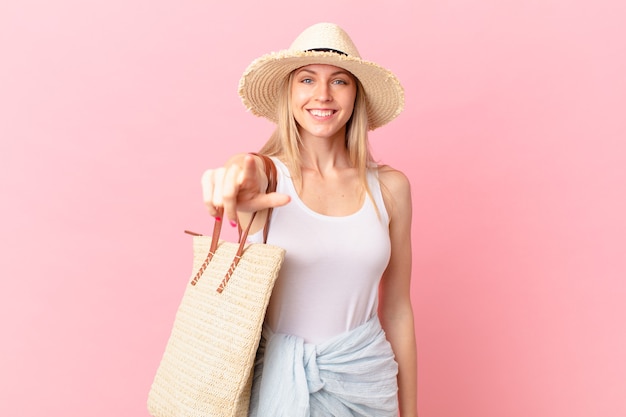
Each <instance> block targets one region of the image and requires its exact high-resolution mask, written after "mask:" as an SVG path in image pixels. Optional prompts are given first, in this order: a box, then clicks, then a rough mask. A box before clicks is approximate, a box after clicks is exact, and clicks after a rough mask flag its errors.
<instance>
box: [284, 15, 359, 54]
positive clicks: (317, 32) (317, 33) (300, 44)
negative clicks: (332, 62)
mask: <svg viewBox="0 0 626 417" xmlns="http://www.w3.org/2000/svg"><path fill="white" fill-rule="evenodd" d="M316 49H322V50H323V49H330V50H335V51H339V52H343V53H345V54H346V55H349V56H353V57H356V58H360V57H361V55H360V54H359V51H358V50H357V49H356V46H355V45H354V42H352V39H350V36H348V34H347V33H346V32H345V31H344V30H343V29H342V28H340V27H339V26H337V25H335V24H334V23H317V24H315V25H313V26H310V27H308V28H306V29H305V30H304V31H303V32H302V33H301V34H300V35H298V37H297V38H296V40H294V41H293V43H292V44H291V46H290V47H289V50H291V51H300V52H301V51H309V50H316Z"/></svg>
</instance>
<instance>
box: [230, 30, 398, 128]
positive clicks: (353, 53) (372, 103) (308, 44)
mask: <svg viewBox="0 0 626 417" xmlns="http://www.w3.org/2000/svg"><path fill="white" fill-rule="evenodd" d="M309 64H328V65H334V66H336V67H340V68H343V69H345V70H348V71H350V72H351V73H352V74H353V75H354V76H355V77H357V78H358V79H359V81H360V82H361V84H362V85H363V89H364V90H365V98H366V102H367V115H368V123H369V125H368V129H369V130H374V129H376V128H378V127H380V126H383V125H384V124H386V123H389V122H390V121H391V120H393V119H394V118H395V117H396V116H398V115H399V114H400V112H401V111H402V109H403V108H404V90H403V88H402V85H400V81H399V80H398V78H397V77H396V76H395V75H394V74H393V73H392V72H391V71H389V70H387V69H385V68H383V67H381V66H380V65H378V64H375V63H373V62H369V61H365V60H363V59H361V55H359V51H358V50H357V49H356V46H355V45H354V43H353V42H352V40H351V39H350V37H349V36H348V34H347V33H346V32H345V31H344V30H343V29H341V28H340V27H339V26H337V25H335V24H333V23H318V24H315V25H313V26H311V27H309V28H307V29H305V30H304V32H302V33H301V34H300V35H299V36H298V37H297V38H296V40H295V41H294V42H293V43H292V44H291V46H290V47H289V49H286V50H282V51H279V52H271V53H269V54H266V55H263V56H261V57H260V58H257V59H256V60H254V61H253V62H252V63H251V64H250V65H249V66H248V68H247V69H246V71H245V72H244V73H243V76H242V77H241V80H240V81H239V95H240V96H241V99H242V101H243V104H244V105H245V106H246V107H247V108H248V110H250V111H251V112H252V113H253V114H255V115H257V116H262V117H265V118H267V119H269V120H271V121H273V122H275V123H276V121H277V112H276V103H277V102H278V96H279V94H280V86H281V83H282V82H283V80H284V79H285V78H286V77H287V76H288V75H289V74H290V73H291V72H292V71H293V70H295V69H297V68H300V67H303V66H305V65H309Z"/></svg>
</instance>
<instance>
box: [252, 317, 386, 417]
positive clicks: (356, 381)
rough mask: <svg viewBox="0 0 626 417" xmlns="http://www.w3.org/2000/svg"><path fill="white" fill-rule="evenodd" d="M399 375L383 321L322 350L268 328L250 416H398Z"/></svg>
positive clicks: (333, 341) (375, 319) (340, 337)
mask: <svg viewBox="0 0 626 417" xmlns="http://www.w3.org/2000/svg"><path fill="white" fill-rule="evenodd" d="M397 374H398V365H397V363H396V361H395V360H394V355H393V351H392V350H391V345H390V344H389V342H388V341H387V339H386V338H385V333H384V331H383V329H382V327H381V325H380V322H379V320H378V317H376V316H375V317H373V318H372V319H370V320H369V321H368V322H367V323H365V324H363V325H361V326H359V327H357V328H356V329H354V330H351V331H349V332H346V333H343V334H340V335H338V336H336V337H334V338H332V339H330V340H329V341H327V342H324V343H323V344H320V345H313V344H308V343H304V340H303V339H301V338H299V337H296V336H291V335H285V334H274V333H272V331H271V330H270V329H269V328H267V326H265V327H264V329H263V334H262V340H261V345H260V347H259V350H258V352H257V361H256V364H255V371H254V378H255V381H254V385H253V389H252V398H251V402H250V414H249V415H250V417H322V416H323V417H328V416H331V415H332V416H335V417H343V416H350V417H352V416H363V417H392V416H393V417H397V416H398V400H397V392H398V385H397Z"/></svg>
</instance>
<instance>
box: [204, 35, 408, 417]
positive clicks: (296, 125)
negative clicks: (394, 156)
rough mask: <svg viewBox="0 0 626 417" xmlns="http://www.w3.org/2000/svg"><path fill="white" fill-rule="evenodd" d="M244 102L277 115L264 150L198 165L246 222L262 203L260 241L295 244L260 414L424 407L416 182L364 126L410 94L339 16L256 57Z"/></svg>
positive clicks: (262, 379)
mask: <svg viewBox="0 0 626 417" xmlns="http://www.w3.org/2000/svg"><path fill="white" fill-rule="evenodd" d="M239 91H240V94H241V96H242V99H243V102H244V104H245V105H246V106H247V107H248V109H250V110H251V111H252V112H253V113H254V114H256V115H260V116H263V117H266V118H268V119H270V120H272V121H274V122H276V123H277V128H276V130H275V132H274V134H273V135H272V137H271V138H270V139H269V141H268V142H267V143H266V144H265V146H264V147H263V148H262V149H261V151H260V152H259V153H261V154H265V155H268V156H270V157H271V158H272V160H273V162H274V164H275V165H276V167H277V170H278V186H277V192H276V193H271V194H265V192H264V190H265V189H266V187H267V178H266V175H265V170H264V168H263V160H262V159H261V158H260V157H258V156H254V155H236V156H234V157H233V158H231V159H230V160H229V161H228V162H227V163H226V165H225V166H224V167H222V168H218V169H212V170H208V171H206V172H205V174H204V175H203V177H202V185H203V193H204V200H205V204H206V206H207V208H208V211H209V213H210V214H211V215H213V216H215V217H218V216H225V217H226V218H228V219H229V220H230V222H231V225H233V226H236V225H237V224H241V225H243V226H244V227H245V226H246V225H247V224H248V222H249V221H250V218H251V214H252V213H253V212H255V211H258V214H257V216H256V218H255V220H254V222H255V223H254V224H253V226H252V229H251V233H254V234H251V236H250V237H249V240H250V241H254V242H261V241H262V240H263V236H262V234H263V233H262V231H261V230H260V229H261V228H262V225H263V224H264V223H265V219H266V216H267V212H268V211H267V209H268V208H273V211H272V214H271V225H270V228H269V235H268V237H267V243H269V244H275V245H277V246H280V247H282V248H284V249H286V258H285V262H284V264H283V267H282V269H281V271H280V276H279V278H278V280H277V283H276V286H275V288H274V292H273V293H272V298H271V300H270V305H269V307H268V311H267V315H266V319H265V326H264V330H263V338H262V341H261V345H260V346H259V350H258V354H257V363H256V366H255V373H254V384H253V390H252V398H251V407H250V415H251V416H260V417H279V416H289V417H294V416H363V417H376V416H394V417H397V416H398V414H399V413H401V415H402V417H414V416H417V399H416V397H417V382H416V380H417V378H416V373H417V364H416V347H415V333H414V324H413V310H412V307H411V301H410V280H411V234H410V231H411V194H410V187H409V182H408V180H407V178H406V177H405V176H404V174H402V173H401V172H399V171H397V170H395V169H393V168H391V167H389V166H386V165H384V166H379V165H377V164H376V163H375V162H374V160H373V158H372V156H371V154H370V152H369V146H368V139H367V131H368V130H372V129H375V128H377V127H380V126H382V125H384V124H386V123H388V122H389V121H391V120H392V119H393V118H395V117H396V116H397V115H398V114H399V113H400V112H401V111H402V109H403V106H404V95H403V90H402V87H401V85H400V83H399V82H398V80H397V78H396V77H395V76H394V75H393V74H392V73H391V72H389V71H388V70H386V69H384V68H382V67H380V66H378V65H377V64H374V63H372V62H367V61H364V60H362V59H361V58H360V55H359V53H358V51H357V49H356V47H355V46H354V44H353V42H352V41H351V39H350V38H349V36H348V35H347V34H346V33H345V32H344V31H343V30H342V29H341V28H339V27H338V26H336V25H333V24H329V23H320V24H317V25H314V26H312V27H310V28H308V29H306V30H305V31H304V32H303V33H302V34H300V35H299V36H298V38H297V39H296V40H295V41H294V42H293V44H292V45H291V47H290V48H289V49H287V50H284V51H281V52H278V53H270V54H267V55H264V56H262V57H261V58H259V59H257V60H255V61H254V62H252V64H250V66H249V67H248V69H247V70H246V72H245V73H244V75H243V77H242V79H241V82H240V90H239Z"/></svg>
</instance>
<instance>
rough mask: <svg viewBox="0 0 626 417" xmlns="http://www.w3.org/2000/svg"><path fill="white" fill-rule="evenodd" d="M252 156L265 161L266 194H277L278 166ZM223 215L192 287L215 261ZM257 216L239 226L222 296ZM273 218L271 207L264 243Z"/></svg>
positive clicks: (268, 213)
mask: <svg viewBox="0 0 626 417" xmlns="http://www.w3.org/2000/svg"><path fill="white" fill-rule="evenodd" d="M250 154H251V155H255V156H258V157H260V158H261V159H262V160H263V166H264V169H265V175H266V176H267V189H266V191H265V192H266V193H267V194H269V193H273V192H275V191H276V184H277V178H278V174H277V172H276V165H274V161H272V160H271V159H270V158H269V157H268V156H266V155H261V154H257V153H250ZM222 213H223V209H220V211H219V213H218V217H217V218H216V219H215V223H214V224H213V235H212V237H211V247H210V249H209V253H208V254H207V257H206V259H205V260H204V262H203V263H202V266H200V269H198V272H197V273H196V275H195V276H194V277H193V279H192V280H191V285H196V284H197V283H198V280H199V279H200V277H201V276H202V274H203V273H204V271H205V270H206V268H207V267H208V266H209V262H211V259H213V256H214V255H215V252H216V251H217V246H218V244H219V238H220V233H221V231H222V217H223V216H222ZM256 214H257V212H256V211H255V212H254V213H252V217H251V218H250V223H248V226H246V228H245V229H243V230H242V228H241V225H239V226H238V229H239V247H238V248H237V253H236V254H235V258H234V259H233V261H232V262H231V264H230V267H229V268H228V271H226V275H225V276H224V279H222V282H221V283H220V285H219V287H217V292H218V293H220V294H221V293H222V291H224V288H226V284H228V281H229V280H230V278H231V276H232V275H233V272H235V268H236V267H237V265H238V264H239V260H240V259H241V256H242V255H243V251H244V248H245V246H246V240H247V238H248V232H249V231H250V227H251V226H252V223H254V218H255V217H256ZM271 216H272V208H271V207H270V208H269V209H268V210H267V218H266V219H265V226H264V227H263V243H266V242H267V235H268V233H269V225H270V218H271ZM185 233H188V234H191V235H194V236H201V235H200V234H198V233H193V232H189V231H187V230H185Z"/></svg>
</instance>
